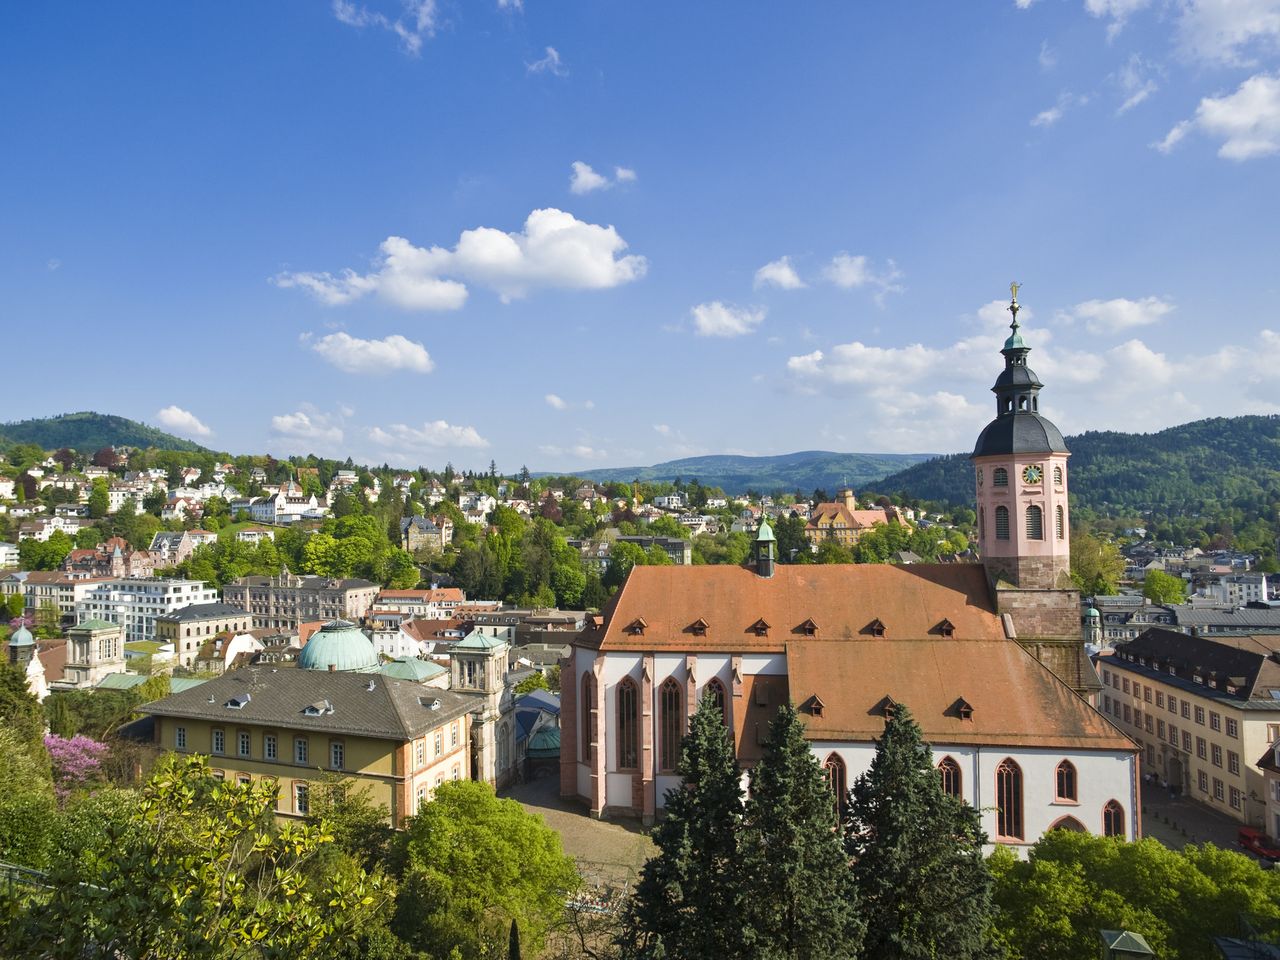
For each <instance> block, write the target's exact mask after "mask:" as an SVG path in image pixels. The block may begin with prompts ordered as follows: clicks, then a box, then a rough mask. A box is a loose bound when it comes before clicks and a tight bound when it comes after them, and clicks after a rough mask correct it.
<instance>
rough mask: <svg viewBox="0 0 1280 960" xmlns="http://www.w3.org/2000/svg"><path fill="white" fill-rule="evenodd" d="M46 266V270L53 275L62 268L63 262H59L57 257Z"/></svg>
mask: <svg viewBox="0 0 1280 960" xmlns="http://www.w3.org/2000/svg"><path fill="white" fill-rule="evenodd" d="M44 266H45V269H46V270H48V271H49V272H50V273H53V272H54V271H55V270H57V269H58V268H59V267H60V266H62V261H61V260H59V259H58V258H57V257H53V258H51V259H50V260H49V261H47V262H46V263H45V265H44Z"/></svg>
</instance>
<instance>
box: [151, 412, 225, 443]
mask: <svg viewBox="0 0 1280 960" xmlns="http://www.w3.org/2000/svg"><path fill="white" fill-rule="evenodd" d="M156 420H157V421H158V422H159V423H160V426H162V427H164V428H165V429H166V430H172V431H174V432H175V433H179V434H182V435H183V436H186V437H208V436H211V435H212V434H213V431H212V430H210V429H209V428H208V427H206V426H205V425H204V424H203V423H201V422H200V419H199V418H198V417H197V416H196V415H195V414H194V413H192V412H191V411H190V410H183V409H182V408H181V407H179V406H168V407H165V408H164V409H163V410H158V411H156Z"/></svg>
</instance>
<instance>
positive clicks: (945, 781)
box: [938, 757, 964, 798]
mask: <svg viewBox="0 0 1280 960" xmlns="http://www.w3.org/2000/svg"><path fill="white" fill-rule="evenodd" d="M938 778H939V779H940V780H941V781H942V792H943V793H945V794H947V795H948V796H952V797H957V798H960V797H963V796H964V793H963V792H962V788H961V782H960V764H958V763H956V761H955V759H954V758H952V757H943V758H942V762H941V763H939V764H938Z"/></svg>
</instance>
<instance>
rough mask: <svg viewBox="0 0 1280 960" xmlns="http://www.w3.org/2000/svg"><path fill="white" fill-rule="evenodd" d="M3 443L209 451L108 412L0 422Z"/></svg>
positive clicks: (85, 449) (80, 449) (56, 447)
mask: <svg viewBox="0 0 1280 960" xmlns="http://www.w3.org/2000/svg"><path fill="white" fill-rule="evenodd" d="M0 443H34V444H39V445H40V446H41V447H43V448H44V449H45V450H60V449H62V448H63V447H69V448H71V449H73V450H76V451H78V452H80V453H92V452H93V451H95V450H101V449H102V448H103V447H111V446H116V447H142V448H144V449H145V448H147V447H155V448H157V449H160V450H183V451H189V452H191V453H207V452H209V451H208V450H207V448H205V447H202V446H200V444H198V443H195V442H193V441H191V440H183V439H182V438H181V437H175V436H174V435H173V434H171V433H165V432H164V431H163V430H157V429H156V428H155V427H149V426H147V425H146V424H145V423H138V421H136V420H129V419H128V418H126V417H115V416H111V415H110V414H105V413H90V412H87V411H86V412H83V413H64V414H62V415H61V416H58V417H41V418H40V419H37V420H19V421H17V422H16V423H0Z"/></svg>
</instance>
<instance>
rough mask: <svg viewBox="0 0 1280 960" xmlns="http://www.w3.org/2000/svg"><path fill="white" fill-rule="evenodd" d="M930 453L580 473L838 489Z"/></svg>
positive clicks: (788, 457)
mask: <svg viewBox="0 0 1280 960" xmlns="http://www.w3.org/2000/svg"><path fill="white" fill-rule="evenodd" d="M929 456H930V455H929V454H927V453H830V452H828V451H825V450H805V451H801V452H799V453H784V454H781V455H779V456H775V457H736V456H708V457H686V458H684V459H683V460H670V461H668V462H666V463H658V464H654V465H653V466H651V467H612V468H608V469H602V470H577V471H574V476H579V477H583V478H585V479H588V480H594V481H597V482H601V483H603V482H608V481H623V482H625V481H627V480H644V481H663V480H666V481H671V480H675V479H676V478H677V477H679V478H681V479H683V480H693V479H696V480H698V482H700V483H702V484H703V485H705V486H712V487H720V488H722V489H723V490H724V491H725V492H726V493H743V492H745V491H746V490H749V489H750V490H758V491H760V492H762V493H771V492H773V491H775V490H786V491H791V490H803V491H805V492H808V491H811V490H813V489H814V488H815V487H822V488H823V489H825V490H828V491H829V492H832V493H834V492H835V489H836V488H837V487H839V486H841V485H842V484H845V483H848V484H851V485H852V486H853V487H855V488H859V487H864V486H866V485H867V484H870V483H874V482H876V481H879V480H880V479H882V478H883V477H885V476H887V475H888V474H890V473H893V472H894V471H895V470H902V469H903V467H905V466H908V465H910V464H914V463H918V462H919V461H921V460H925V459H927V458H928V457H929Z"/></svg>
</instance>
